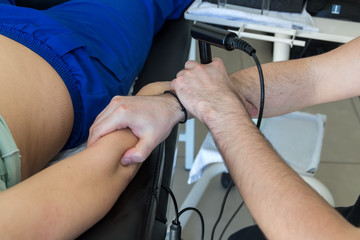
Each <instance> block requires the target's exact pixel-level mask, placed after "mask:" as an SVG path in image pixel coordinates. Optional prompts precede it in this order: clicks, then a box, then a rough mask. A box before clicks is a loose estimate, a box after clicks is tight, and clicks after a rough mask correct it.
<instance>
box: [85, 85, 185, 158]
mask: <svg viewBox="0 0 360 240" xmlns="http://www.w3.org/2000/svg"><path fill="white" fill-rule="evenodd" d="M162 90H163V89H161V90H160V91H162ZM151 92H153V91H151ZM183 118H184V113H183V112H182V111H181V109H180V106H179V104H178V102H177V101H176V99H174V97H173V96H171V95H170V94H160V95H156V96H116V97H114V98H113V99H112V101H111V102H110V104H109V105H108V106H107V107H106V108H105V109H104V110H103V111H102V112H101V113H100V114H99V115H98V117H97V118H96V120H95V122H94V123H93V125H92V126H91V128H90V134H89V139H88V145H91V144H93V143H94V142H96V141H97V140H98V139H100V138H101V137H102V136H104V135H106V134H108V133H111V132H113V131H116V130H119V129H124V128H130V129H131V130H132V132H133V134H134V135H135V136H137V137H138V138H139V142H138V143H137V144H136V146H135V147H134V148H131V149H129V150H127V151H126V152H125V153H124V155H123V157H122V159H121V163H122V164H123V165H129V164H132V163H139V162H143V161H144V160H145V159H146V158H147V157H148V156H149V155H150V153H151V151H152V150H153V149H154V148H155V147H156V146H157V145H158V144H159V143H161V142H162V141H163V140H164V139H165V138H166V137H167V136H168V135H169V134H170V132H171V130H172V129H173V127H174V126H175V125H176V124H177V123H178V122H179V121H181V120H183Z"/></svg>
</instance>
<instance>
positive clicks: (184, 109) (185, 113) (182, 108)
mask: <svg viewBox="0 0 360 240" xmlns="http://www.w3.org/2000/svg"><path fill="white" fill-rule="evenodd" d="M166 93H169V94H170V95H172V96H173V97H174V98H175V99H176V100H177V101H178V103H179V105H180V108H181V111H183V113H184V115H185V118H184V120H182V121H181V122H179V123H186V121H187V118H188V116H187V111H186V108H185V107H184V105H182V103H181V102H180V99H179V98H178V96H177V95H176V94H175V93H174V92H172V91H169V90H167V91H165V92H164V94H166Z"/></svg>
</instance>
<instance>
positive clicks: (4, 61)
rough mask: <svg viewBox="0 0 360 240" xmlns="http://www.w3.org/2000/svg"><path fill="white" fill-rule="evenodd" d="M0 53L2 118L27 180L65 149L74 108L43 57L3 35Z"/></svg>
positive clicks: (0, 109) (59, 80)
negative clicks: (15, 146)
mask: <svg viewBox="0 0 360 240" xmlns="http://www.w3.org/2000/svg"><path fill="white" fill-rule="evenodd" d="M0 52H1V54H0V114H1V115H2V116H3V118H4V119H5V121H6V123H7V125H8V127H9V128H10V131H11V133H12V135H13V137H14V139H15V142H16V144H17V146H18V148H19V149H20V154H21V156H22V169H21V173H22V179H25V178H27V177H29V176H30V175H32V174H34V173H36V172H38V171H39V170H41V169H42V168H43V167H44V166H45V164H46V163H47V162H48V161H49V160H50V159H51V158H52V157H53V156H54V155H55V154H56V153H58V152H59V151H60V150H61V148H62V147H63V146H64V144H65V143H66V141H67V139H68V137H69V135H70V132H71V129H72V125H73V118H74V114H73V108H72V103H71V98H70V95H69V93H68V91H67V88H66V86H65V84H64V83H63V81H62V79H61V78H60V76H59V75H58V74H57V73H56V71H55V70H54V69H53V68H52V67H51V66H50V65H49V64H48V63H47V62H46V61H44V60H43V59H42V58H41V57H40V56H38V55H37V54H36V53H34V52H32V51H31V50H29V49H28V48H26V47H24V46H23V45H21V44H19V43H17V42H15V41H13V40H11V39H9V38H6V37H4V36H1V35H0Z"/></svg>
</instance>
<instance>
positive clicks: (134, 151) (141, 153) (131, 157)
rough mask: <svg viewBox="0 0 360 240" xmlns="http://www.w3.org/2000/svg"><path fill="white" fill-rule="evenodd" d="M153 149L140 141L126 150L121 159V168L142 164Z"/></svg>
mask: <svg viewBox="0 0 360 240" xmlns="http://www.w3.org/2000/svg"><path fill="white" fill-rule="evenodd" d="M153 149H154V147H152V146H149V145H146V144H145V143H144V141H142V139H140V140H139V142H138V143H137V144H136V146H135V147H133V148H130V149H128V150H127V151H126V152H125V153H124V155H123V157H122V158H121V164H122V165H123V166H127V165H131V164H136V163H142V162H144V161H145V160H146V158H147V157H148V156H149V155H150V153H151V151H152V150H153Z"/></svg>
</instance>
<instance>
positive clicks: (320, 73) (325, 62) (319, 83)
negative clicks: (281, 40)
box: [230, 38, 360, 117]
mask: <svg viewBox="0 0 360 240" xmlns="http://www.w3.org/2000/svg"><path fill="white" fill-rule="evenodd" d="M359 64H360V38H356V39H354V40H353V41H351V42H349V43H347V44H344V45H342V46H340V47H338V48H337V49H334V50H333V51H330V52H328V53H325V54H322V55H317V56H314V57H309V58H303V59H298V60H291V61H284V62H274V63H267V64H263V65H262V68H263V72H264V78H265V92H266V93H265V109H264V116H266V117H270V116H276V115H281V114H284V113H289V112H293V111H295V110H299V109H301V108H303V107H307V106H311V105H315V104H320V103H325V102H331V101H336V100H340V99H345V98H350V97H354V96H358V95H359V92H360V86H359V84H358V82H357V81H358V77H359V76H360V69H359V67H358V66H359ZM230 79H231V80H232V83H233V84H234V87H235V89H236V91H237V92H238V94H240V95H243V96H244V97H245V98H246V100H247V101H249V102H251V103H253V104H254V105H255V106H257V108H258V107H259V99H260V96H259V94H260V90H259V89H260V87H259V76H258V72H257V69H256V68H255V67H252V68H248V69H245V70H241V71H238V72H235V73H233V74H230ZM251 115H252V116H253V117H256V115H257V112H253V113H251Z"/></svg>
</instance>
